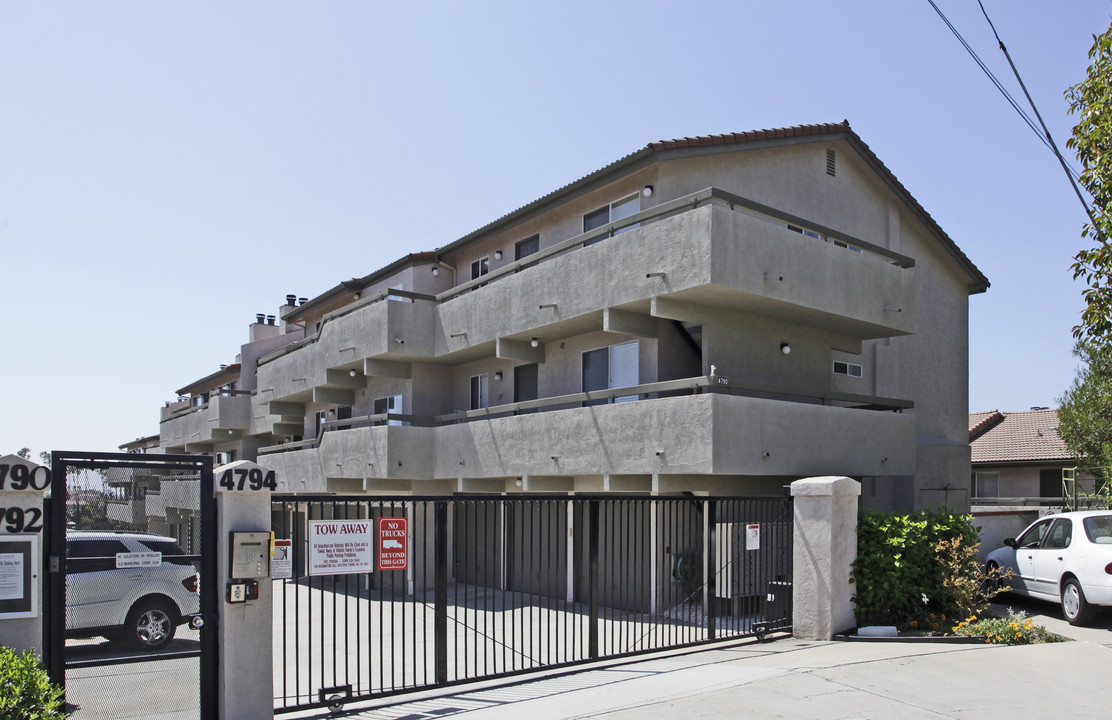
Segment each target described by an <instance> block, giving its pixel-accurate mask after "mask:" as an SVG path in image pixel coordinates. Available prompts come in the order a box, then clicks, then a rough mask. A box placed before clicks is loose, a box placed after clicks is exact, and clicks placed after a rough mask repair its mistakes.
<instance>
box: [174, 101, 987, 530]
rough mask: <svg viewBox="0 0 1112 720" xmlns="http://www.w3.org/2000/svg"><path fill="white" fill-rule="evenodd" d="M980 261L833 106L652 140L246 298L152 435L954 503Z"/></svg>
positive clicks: (506, 486)
mask: <svg viewBox="0 0 1112 720" xmlns="http://www.w3.org/2000/svg"><path fill="white" fill-rule="evenodd" d="M988 284H989V283H988V280H987V279H986V278H985V276H984V275H983V274H982V273H981V272H980V271H979V270H978V269H977V267H976V266H975V265H974V264H973V263H972V262H971V261H970V260H969V258H967V257H966V256H965V254H964V253H963V252H962V251H961V250H960V249H959V248H958V247H957V245H956V244H955V243H954V242H953V240H951V239H950V238H949V236H947V235H946V233H945V232H944V231H943V230H942V229H941V228H940V227H939V226H938V224H937V223H936V222H935V221H934V220H933V219H932V218H931V216H930V215H929V214H928V213H927V212H926V211H925V210H924V209H923V208H922V207H921V206H920V205H919V203H918V202H917V201H916V200H915V199H914V198H913V197H912V196H911V195H910V193H908V191H907V190H906V189H905V188H904V187H903V185H902V184H900V182H899V181H898V180H897V179H896V178H895V176H894V175H893V174H892V173H891V172H890V171H889V170H888V169H887V168H886V167H885V166H884V164H883V163H882V162H881V161H880V160H879V159H878V158H877V157H876V155H875V154H874V153H873V152H872V151H871V150H870V149H869V148H868V146H866V145H865V143H864V142H863V141H862V140H861V138H860V137H858V136H857V134H856V133H854V132H853V130H852V129H851V128H850V127H849V125H848V123H845V122H843V123H837V124H826V125H808V126H797V127H792V128H784V129H778V130H764V131H755V132H746V133H736V134H729V135H716V136H709V137H696V138H684V139H681V140H673V141H666V142H657V143H652V144H650V145H648V146H646V147H644V148H642V149H640V150H638V151H636V152H634V153H632V154H630V155H627V156H625V157H623V158H621V159H619V160H617V161H615V162H613V163H611V164H610V165H607V166H606V167H604V168H602V169H600V170H597V171H595V172H592V173H590V174H589V175H586V176H584V177H582V178H580V179H578V180H576V181H574V182H571V183H569V184H568V185H565V186H564V187H561V188H559V189H558V190H555V191H553V192H551V193H549V194H548V195H546V196H544V197H542V198H540V199H538V200H536V201H534V202H531V203H529V204H528V205H526V206H524V207H521V208H519V209H517V210H514V211H513V212H510V213H508V214H507V215H505V216H503V217H501V218H499V219H497V220H494V221H493V222H491V223H490V224H488V225H486V226H484V227H482V228H480V229H478V230H476V231H474V232H471V233H469V234H467V235H465V236H463V237H462V238H460V239H458V240H456V241H454V242H450V243H448V244H445V245H443V246H442V247H440V248H439V249H437V250H434V251H425V252H414V253H412V254H410V255H407V256H405V257H403V258H401V259H399V260H397V261H396V262H394V263H392V264H390V265H388V266H387V267H384V268H382V269H380V270H377V271H375V272H372V273H370V274H368V275H366V276H363V277H360V278H353V279H351V280H346V281H343V282H340V283H339V284H337V285H336V286H335V287H333V288H332V289H330V290H328V291H326V292H324V293H322V294H320V295H319V296H317V297H314V298H312V299H301V300H300V301H298V299H297V298H296V297H294V296H289V297H288V298H287V304H286V305H285V306H284V307H283V308H282V311H281V313H280V317H279V320H280V322H277V323H275V321H274V319H273V318H272V319H270V320H268V319H266V318H264V317H262V316H260V317H258V318H257V322H256V323H254V324H252V325H251V335H250V338H249V342H248V343H247V344H246V345H244V346H243V347H242V348H241V352H240V354H239V357H238V358H237V360H236V362H235V363H232V364H229V365H228V366H226V367H224V368H222V369H221V370H219V371H218V372H216V373H213V374H212V375H209V376H207V377H205V378H202V379H200V380H197V381H195V382H193V383H190V384H189V385H186V386H184V387H182V388H181V389H179V391H178V394H179V396H180V398H179V400H178V401H175V402H171V403H168V404H167V406H166V407H164V408H163V410H162V423H161V427H160V441H159V444H160V447H161V448H162V449H163V450H165V451H166V452H187V453H192V452H205V453H213V454H217V455H218V456H219V458H220V460H222V461H230V460H236V459H249V460H256V461H257V462H259V463H260V464H262V465H265V466H267V467H269V468H273V469H275V470H276V471H277V475H278V478H279V482H280V483H281V484H282V489H284V490H289V491H296V492H335V493H352V492H368V493H391V494H394V493H397V494H424V493H491V492H493V493H515V492H546V493H552V492H556V493H567V492H575V493H583V492H631V491H636V492H654V493H696V494H705V493H714V494H729V495H754V494H778V493H780V492H781V491H782V487H783V486H784V485H786V484H788V483H789V482H791V481H792V480H794V479H797V478H800V477H806V476H814V475H848V476H851V477H855V478H858V479H860V480H861V481H862V483H863V501H862V502H863V504H865V505H868V506H876V507H888V508H912V507H916V508H919V507H928V506H938V505H942V504H946V505H949V506H951V507H955V508H959V509H967V508H968V507H969V490H970V487H969V485H970V449H969V440H968V438H969V435H968V428H967V426H966V424H965V423H966V420H967V412H968V402H967V386H968V338H967V336H968V299H969V296H970V295H972V294H976V293H981V292H984V291H985V290H986V289H987V288H988Z"/></svg>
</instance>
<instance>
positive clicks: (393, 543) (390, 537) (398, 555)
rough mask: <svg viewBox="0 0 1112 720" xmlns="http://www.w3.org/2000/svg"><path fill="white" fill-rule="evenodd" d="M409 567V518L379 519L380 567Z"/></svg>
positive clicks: (396, 568)
mask: <svg viewBox="0 0 1112 720" xmlns="http://www.w3.org/2000/svg"><path fill="white" fill-rule="evenodd" d="M408 567H409V518H403V517H401V518H395V517H391V518H379V519H378V569H379V570H405V569H407V568H408Z"/></svg>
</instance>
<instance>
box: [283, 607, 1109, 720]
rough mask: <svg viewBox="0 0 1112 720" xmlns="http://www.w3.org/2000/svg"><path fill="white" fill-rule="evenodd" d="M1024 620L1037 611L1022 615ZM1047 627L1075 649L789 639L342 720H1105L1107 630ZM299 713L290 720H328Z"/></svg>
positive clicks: (350, 712) (349, 714)
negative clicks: (1041, 719) (1039, 719)
mask: <svg viewBox="0 0 1112 720" xmlns="http://www.w3.org/2000/svg"><path fill="white" fill-rule="evenodd" d="M1026 609H1027V610H1028V612H1031V613H1033V612H1034V611H1033V610H1032V609H1030V608H1026ZM1036 620H1037V622H1039V623H1040V624H1045V625H1046V626H1047V627H1048V628H1049V629H1051V630H1052V631H1054V632H1058V633H1059V634H1062V635H1067V636H1069V637H1073V638H1075V641H1074V642H1068V643H1058V644H1048V645H1032V646H1020V647H1007V646H999V645H943V644H930V643H921V644H915V643H864V642H807V641H801V640H795V639H793V638H790V637H784V638H783V639H779V640H775V641H773V642H768V643H764V644H761V643H757V642H745V643H741V644H736V645H731V646H725V647H722V646H719V647H717V648H714V649H708V650H702V651H698V652H689V653H686V654H679V655H671V656H668V657H658V658H655V659H649V660H642V661H636V662H628V663H626V664H623V665H617V666H611V667H607V668H599V669H594V670H586V671H584V672H580V673H576V674H572V675H563V676H559V677H551V678H547V679H539V680H533V681H529V682H520V683H518V684H515V685H512V686H503V687H496V688H489V689H484V690H474V691H470V692H459V693H457V694H448V695H440V696H439V697H436V698H434V699H426V700H414V701H411V702H402V703H399V704H394V705H390V706H381V705H380V706H379V707H378V708H373V709H364V710H360V709H357V708H354V707H353V708H351V709H345V710H344V711H342V712H341V713H340V714H339V717H345V718H366V719H368V720H370V719H373V720H423V719H424V718H430V719H431V718H457V719H458V720H521V719H522V718H525V719H526V720H571V719H573V718H602V717H605V718H607V720H619V719H629V720H632V719H634V718H637V719H653V718H661V719H664V718H667V719H668V720H676V719H677V718H683V719H684V720H687V719H689V718H719V717H723V718H724V717H740V718H809V719H810V718H814V719H816V720H841V719H849V718H900V720H914V719H916V718H977V719H978V720H982V719H984V718H1008V719H1009V720H1014V718H1017V717H1036V716H1046V717H1061V716H1066V717H1070V718H1107V717H1109V716H1110V714H1112V708H1110V706H1112V700H1109V699H1108V698H1107V697H1106V693H1105V691H1106V689H1107V688H1108V687H1109V681H1108V672H1109V669H1112V630H1110V629H1109V623H1108V622H1107V621H1104V620H1102V622H1101V623H1099V624H1098V625H1097V626H1096V627H1094V628H1072V627H1070V626H1069V625H1068V624H1066V623H1064V622H1063V621H1061V620H1059V619H1057V618H1056V617H1053V616H1051V615H1041V614H1038V615H1036ZM327 715H328V713H327V712H323V711H318V712H316V713H298V714H297V715H294V716H287V717H322V716H325V717H327Z"/></svg>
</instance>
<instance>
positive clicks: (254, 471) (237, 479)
mask: <svg viewBox="0 0 1112 720" xmlns="http://www.w3.org/2000/svg"><path fill="white" fill-rule="evenodd" d="M220 487H222V488H224V489H225V490H262V489H263V488H266V489H267V490H276V489H277V488H278V482H277V481H276V480H275V479H274V471H273V470H268V471H266V472H265V473H264V472H263V471H262V469H261V468H251V469H247V468H228V469H227V470H225V471H224V472H223V473H221V474H220Z"/></svg>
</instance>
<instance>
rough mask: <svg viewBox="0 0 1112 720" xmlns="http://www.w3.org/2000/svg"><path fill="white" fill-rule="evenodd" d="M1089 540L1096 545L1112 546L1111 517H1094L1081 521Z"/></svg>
mask: <svg viewBox="0 0 1112 720" xmlns="http://www.w3.org/2000/svg"><path fill="white" fill-rule="evenodd" d="M1081 525H1082V527H1084V528H1085V534H1086V535H1088V536H1089V540H1091V541H1092V542H1095V543H1097V544H1098V545H1112V515H1095V516H1093V517H1087V518H1085V519H1084V520H1082V521H1081Z"/></svg>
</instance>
